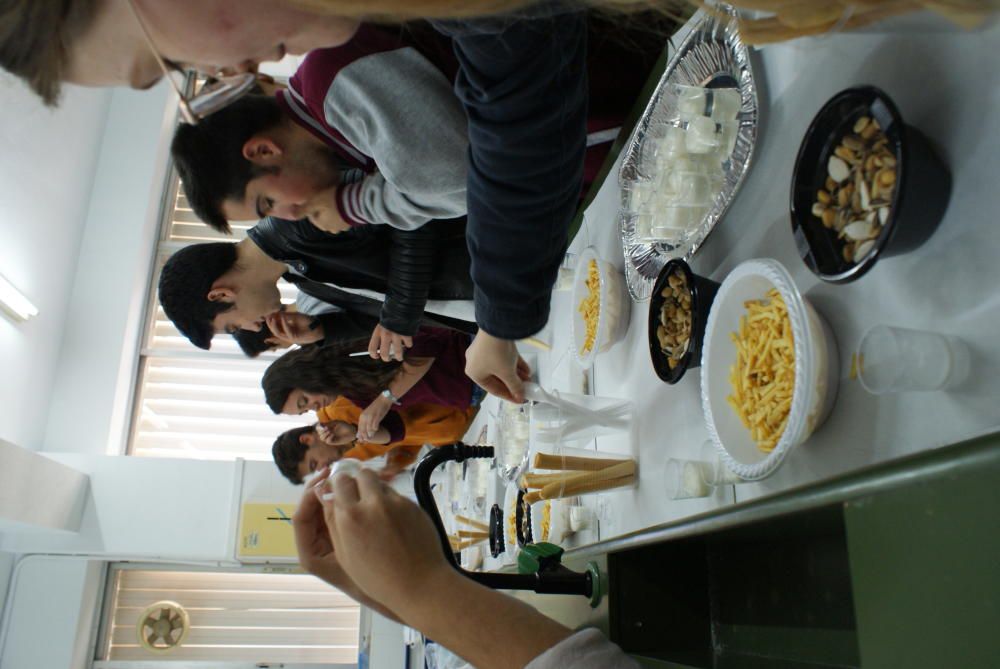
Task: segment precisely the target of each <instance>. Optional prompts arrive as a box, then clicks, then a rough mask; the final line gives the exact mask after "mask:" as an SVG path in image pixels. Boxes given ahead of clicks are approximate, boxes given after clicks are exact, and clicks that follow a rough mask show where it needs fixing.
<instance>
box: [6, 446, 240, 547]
mask: <svg viewBox="0 0 1000 669" xmlns="http://www.w3.org/2000/svg"><path fill="white" fill-rule="evenodd" d="M48 455H50V456H51V457H53V458H56V459H57V460H59V461H60V462H63V463H64V464H66V465H69V466H70V467H73V468H75V469H77V470H79V471H81V472H83V473H85V474H89V475H90V488H89V490H88V492H87V500H86V502H85V505H84V510H83V518H82V520H81V521H80V531H79V532H78V533H75V534H68V533H56V532H49V533H41V532H35V533H31V534H27V533H18V534H15V533H7V534H6V535H4V536H3V537H2V542H3V543H2V544H0V549H2V550H5V551H10V552H16V553H61V554H77V555H87V556H90V557H98V558H108V559H126V558H127V559H144V560H167V561H175V562H187V561H194V562H212V563H217V562H224V561H227V560H228V561H232V555H233V548H232V545H233V544H232V542H233V538H234V537H235V529H234V525H233V523H234V522H235V519H236V517H237V511H238V509H237V506H236V495H235V494H234V491H238V490H239V487H238V486H239V480H238V478H237V463H235V462H206V461H200V460H172V459H154V458H131V457H121V456H110V455H89V454H77V453H53V454H48Z"/></svg>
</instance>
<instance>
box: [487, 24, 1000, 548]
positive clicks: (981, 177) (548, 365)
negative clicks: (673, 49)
mask: <svg viewBox="0 0 1000 669" xmlns="http://www.w3.org/2000/svg"><path fill="white" fill-rule="evenodd" d="M678 42H679V40H678ZM998 62H1000V26H994V27H992V28H991V29H989V30H986V31H981V32H976V33H962V32H935V33H923V34H917V33H905V34H904V33H898V34H895V33H878V32H872V33H865V34H841V35H833V36H830V37H827V38H824V39H812V40H800V41H798V42H793V43H789V44H783V45H775V46H769V47H767V48H765V49H763V50H761V51H759V52H757V53H756V54H755V59H754V67H755V74H756V79H757V84H758V86H759V91H760V108H761V118H762V124H761V128H760V133H759V136H758V141H757V147H756V152H755V155H754V159H753V163H752V165H751V167H750V172H749V174H748V176H747V178H746V181H745V182H744V184H743V187H742V189H741V191H740V193H739V194H738V195H737V197H736V200H735V201H734V203H733V205H732V207H731V209H730V210H729V212H728V213H727V214H726V216H725V217H724V219H723V220H722V221H721V222H720V223H719V225H718V226H717V228H716V229H715V231H714V232H713V233H712V235H711V236H710V237H709V239H708V241H707V242H706V243H705V245H704V246H703V247H702V249H701V250H700V251H699V253H698V254H697V255H696V256H695V258H694V260H693V262H692V265H693V269H694V271H695V272H697V273H700V274H707V275H709V276H711V277H712V278H714V279H715V280H718V281H721V280H722V279H723V278H724V277H725V275H726V274H727V273H728V272H729V271H730V270H731V269H732V268H733V267H734V266H735V265H736V264H738V263H739V262H741V261H743V260H746V259H749V258H754V257H771V258H775V259H777V260H779V261H780V262H781V263H783V264H784V265H785V266H786V267H787V268H788V269H789V271H790V272H791V274H792V276H793V278H794V280H795V282H796V283H797V285H798V287H799V289H800V290H801V291H802V292H803V294H805V295H806V296H807V298H808V299H809V300H811V301H812V303H813V304H814V306H815V307H816V308H817V310H818V311H820V313H822V314H823V315H824V316H825V317H826V319H827V320H828V321H829V322H830V323H831V325H832V327H833V330H834V334H835V336H836V338H837V341H838V349H839V354H840V367H841V370H842V374H841V384H840V389H839V392H838V396H837V400H836V404H835V406H834V408H833V412H832V413H831V415H830V417H829V419H828V420H827V421H826V423H825V424H824V425H823V426H821V427H820V428H819V430H817V432H816V433H815V434H814V435H813V436H812V437H811V438H810V439H809V440H808V441H807V442H806V443H805V444H803V445H802V446H800V447H799V448H797V449H796V450H794V451H793V452H791V453H790V454H789V456H788V458H787V459H786V461H785V463H784V464H783V465H782V466H781V468H779V469H778V471H777V472H775V473H774V474H773V475H772V476H771V477H770V478H768V479H765V480H764V481H761V482H759V483H745V484H741V485H739V486H735V487H734V488H732V487H729V488H723V489H720V490H717V491H716V493H715V494H714V495H713V496H711V497H708V498H703V499H694V500H681V501H672V500H668V499H666V496H665V495H664V492H663V483H662V482H663V470H664V463H665V462H666V460H667V459H668V458H670V457H680V458H696V457H697V455H698V450H699V447H700V446H701V444H702V443H703V442H704V441H705V440H706V439H708V431H707V429H706V427H705V425H704V421H703V417H702V411H701V402H700V397H699V387H700V376H699V373H698V371H699V370H693V371H692V372H689V373H688V374H687V375H686V376H685V378H684V379H683V380H682V381H681V382H680V383H679V384H677V385H676V386H668V385H666V384H663V383H662V382H660V381H659V380H658V379H657V377H656V376H655V374H654V373H653V370H652V367H651V365H650V362H649V354H648V349H647V344H646V318H647V310H648V303H638V304H633V308H632V316H631V324H630V327H629V331H628V333H627V335H626V338H625V339H624V341H623V342H621V343H620V344H618V345H617V346H615V347H614V348H613V349H611V350H610V351H608V352H607V353H604V354H602V355H600V356H598V358H597V360H596V363H595V365H594V367H593V370H591V373H592V380H593V392H594V394H596V395H600V396H610V397H623V398H628V399H630V400H632V401H633V402H634V403H635V405H636V415H637V443H636V445H634V447H636V448H637V451H636V454H637V455H638V458H639V466H640V484H639V486H638V488H637V489H634V490H621V491H611V492H607V493H602V494H599V495H591V496H588V497H586V498H585V499H586V500H587V503H588V505H592V506H594V508H595V509H596V510H597V511H598V512H599V515H600V517H601V526H600V538H601V539H609V538H612V537H616V536H621V535H623V534H627V533H631V532H635V531H639V530H643V529H646V528H649V527H651V526H654V525H659V524H662V523H665V522H669V521H672V520H676V519H680V518H683V517H686V516H690V515H693V514H697V513H701V512H706V511H710V510H712V509H714V508H717V507H719V506H720V505H725V504H729V503H732V502H733V501H734V500H735V501H744V500H749V499H754V498H757V497H761V496H764V495H769V494H773V493H776V492H779V491H783V490H787V489H789V488H792V487H796V486H800V485H806V484H810V483H813V482H816V481H819V480H822V479H826V478H829V477H832V476H835V475H837V474H840V473H843V472H846V471H850V470H854V469H858V468H861V467H865V466H867V465H871V464H874V463H878V462H883V461H886V460H890V459H895V458H898V457H901V456H904V455H907V454H910V453H914V452H917V451H921V450H925V449H930V448H936V447H940V446H944V445H948V444H952V443H955V442H957V441H960V440H963V439H965V438H967V437H972V436H975V435H978V434H983V433H987V432H993V431H996V430H998V429H1000V176H998V175H1000V75H998V68H997V63H998ZM859 84H873V85H876V86H879V87H880V88H882V89H883V90H885V91H886V92H887V93H888V94H889V95H890V96H891V97H892V98H893V99H894V100H895V102H896V104H897V106H898V107H899V109H900V111H901V113H902V115H903V118H904V120H905V121H906V122H907V123H909V124H911V125H914V126H916V127H917V128H919V129H921V130H922V131H923V132H924V133H925V134H926V135H928V136H929V137H930V138H931V139H932V141H934V142H935V143H936V145H937V148H938V149H939V151H940V154H941V155H942V157H943V158H944V160H945V162H946V163H947V164H948V165H949V166H950V168H951V171H952V175H953V181H954V183H953V189H952V196H951V203H950V205H949V208H948V211H947V213H946V215H945V218H944V220H943V221H942V223H941V225H940V227H939V228H938V230H937V232H936V233H935V234H934V236H933V237H932V238H931V239H930V240H929V241H928V242H927V243H925V244H924V245H923V246H922V247H921V248H919V249H917V250H915V251H912V252H910V253H908V254H906V255H903V256H897V257H892V258H883V259H881V260H880V261H879V262H878V264H877V265H876V266H875V268H874V269H873V270H872V271H871V272H869V273H868V274H867V275H866V276H864V277H863V278H862V279H860V280H859V281H857V282H855V283H852V284H848V285H843V286H834V285H829V284H825V283H823V282H821V281H820V280H819V279H817V278H816V277H815V276H814V275H813V274H812V273H810V272H809V270H808V269H807V268H806V266H805V265H804V263H803V262H802V261H801V260H800V259H799V257H798V254H797V253H796V251H795V247H794V243H793V240H792V235H791V228H790V223H789V216H788V199H789V188H790V182H791V173H792V167H793V163H794V160H795V155H796V151H797V149H798V146H799V142H800V140H801V138H802V136H803V134H804V132H805V130H806V127H807V125H808V123H809V121H810V120H811V119H812V117H813V116H814V114H815V113H816V112H817V111H818V110H819V108H820V107H821V106H822V105H823V103H824V102H826V100H827V99H829V98H830V97H832V96H833V95H834V94H835V93H836V92H838V91H839V90H841V89H843V88H847V87H849V86H853V85H859ZM611 175H612V176H611V177H610V178H609V179H608V181H607V183H605V184H604V186H603V187H602V189H601V191H600V192H599V194H598V196H597V198H596V199H595V200H594V202H593V203H592V205H591V206H590V207H589V208H588V210H587V211H586V213H585V223H584V227H583V229H582V230H581V233H580V234H579V235H578V236H577V238H576V239H575V240H574V243H573V245H572V246H571V248H570V251H571V252H574V251H579V250H580V249H581V248H582V247H583V246H585V245H587V244H591V245H593V246H595V247H596V248H597V250H598V252H599V253H600V255H602V256H603V257H604V258H605V259H607V260H610V261H611V262H613V263H615V264H617V265H618V266H619V267H621V266H622V263H623V256H622V251H621V243H620V239H619V235H618V230H617V219H616V209H617V205H618V194H617V166H616V168H615V169H614V170H613V171H612V173H611ZM570 300H571V298H570V295H569V294H568V293H565V292H562V293H555V294H554V296H553V309H552V318H551V320H550V325H549V327H548V328H547V331H546V332H544V333H543V336H547V337H548V338H549V339H550V340H551V342H552V344H553V351H552V352H551V353H548V354H540V355H539V356H538V367H539V373H540V378H541V379H542V382H543V384H545V385H547V386H550V387H555V388H560V389H563V390H572V391H578V390H579V377H578V376H575V375H574V374H573V373H572V371H571V369H572V366H573V365H574V364H575V363H574V362H573V361H572V359H571V356H570V354H569V353H568V346H569V322H570V316H571V314H572V311H571V310H572V309H573V308H574V305H572V304H570ZM876 323H888V324H893V325H901V326H907V327H915V328H926V329H930V330H937V331H941V332H948V333H954V334H958V335H960V336H961V337H962V338H963V339H964V340H965V341H966V342H967V343H968V344H969V346H970V349H971V351H972V353H973V356H974V367H973V372H972V376H971V378H970V380H969V381H968V382H967V383H966V384H965V385H964V386H963V387H961V388H959V389H957V390H954V391H949V392H932V393H908V394H900V395H888V396H880V397H876V396H873V395H870V394H868V393H867V392H866V391H865V390H864V389H863V388H861V386H860V384H859V383H858V382H857V381H855V380H850V379H848V369H849V365H850V359H851V352H852V351H853V349H854V347H855V346H856V345H857V342H858V340H859V339H860V336H861V333H862V332H863V331H864V330H865V329H867V328H868V327H869V326H871V325H874V324H876ZM491 401H494V400H491ZM592 447H594V448H599V449H600V450H604V451H612V452H621V453H624V452H628V451H629V449H630V445H629V442H628V440H627V439H622V438H599V439H598V440H597V444H596V445H595V446H592Z"/></svg>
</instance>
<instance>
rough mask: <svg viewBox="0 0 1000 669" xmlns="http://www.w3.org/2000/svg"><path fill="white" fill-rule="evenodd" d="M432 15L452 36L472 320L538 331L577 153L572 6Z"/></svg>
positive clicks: (583, 84) (572, 205) (578, 166)
mask: <svg viewBox="0 0 1000 669" xmlns="http://www.w3.org/2000/svg"><path fill="white" fill-rule="evenodd" d="M542 13H543V14H545V13H549V14H551V15H547V16H533V17H531V18H511V17H506V18H487V19H474V20H467V21H438V22H435V24H434V25H435V27H436V28H437V29H438V30H439V31H441V32H442V33H444V34H447V35H449V36H451V37H452V39H453V40H454V49H455V55H456V57H457V58H458V61H459V71H458V75H457V77H456V80H455V93H456V95H458V97H459V99H460V100H461V101H462V104H463V105H464V106H465V110H466V113H467V115H468V119H469V181H468V201H469V212H468V224H467V228H466V237H467V241H468V245H469V253H470V255H471V258H472V264H471V273H472V280H473V282H474V284H475V301H476V321H477V322H478V324H479V327H480V328H482V329H484V330H486V332H488V333H490V334H492V335H494V336H497V337H502V338H504V339H520V338H523V337H527V336H530V335H532V334H534V333H535V332H537V331H538V330H540V329H541V328H542V327H544V326H545V323H546V321H548V317H549V302H550V296H551V292H552V286H553V284H554V283H555V279H556V274H557V273H558V269H559V265H560V263H561V262H562V259H563V256H564V255H565V252H566V244H567V229H568V227H569V224H570V222H571V220H572V218H573V214H574V212H575V210H576V207H577V202H578V198H579V195H580V188H581V183H582V179H583V162H584V160H583V157H584V151H585V150H586V140H587V127H586V112H587V74H586V25H585V15H584V13H583V12H582V11H573V12H559V11H557V12H551V10H550V11H549V12H546V11H545V10H543V11H542Z"/></svg>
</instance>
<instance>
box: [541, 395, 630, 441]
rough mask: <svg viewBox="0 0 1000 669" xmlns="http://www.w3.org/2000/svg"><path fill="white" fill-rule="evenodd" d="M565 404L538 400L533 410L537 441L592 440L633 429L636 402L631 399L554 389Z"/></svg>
mask: <svg viewBox="0 0 1000 669" xmlns="http://www.w3.org/2000/svg"><path fill="white" fill-rule="evenodd" d="M552 393H553V395H555V396H557V397H558V398H559V400H561V401H563V402H565V404H564V405H562V406H556V405H554V404H548V403H545V402H535V403H533V404H532V405H531V409H530V431H531V441H532V443H533V444H561V443H570V442H581V441H590V440H592V439H593V438H594V437H599V436H602V435H611V434H620V433H622V432H628V430H629V429H631V424H632V417H633V405H632V402H630V401H629V400H623V399H618V398H612V397H595V396H592V395H580V394H575V393H560V392H558V391H552Z"/></svg>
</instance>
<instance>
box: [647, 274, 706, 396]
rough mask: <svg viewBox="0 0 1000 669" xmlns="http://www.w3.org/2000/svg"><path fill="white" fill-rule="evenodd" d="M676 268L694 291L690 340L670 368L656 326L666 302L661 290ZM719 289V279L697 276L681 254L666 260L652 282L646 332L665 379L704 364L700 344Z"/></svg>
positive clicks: (676, 377) (678, 377)
mask: <svg viewBox="0 0 1000 669" xmlns="http://www.w3.org/2000/svg"><path fill="white" fill-rule="evenodd" d="M675 271H680V272H681V273H682V274H683V275H684V277H685V278H686V279H687V286H688V290H690V291H691V343H690V344H689V345H688V350H687V353H685V354H684V356H683V357H682V358H681V360H680V362H679V363H678V365H677V366H676V367H674V368H673V369H670V365H669V364H667V354H666V353H664V352H663V351H662V350H661V349H660V342H659V340H658V339H657V338H656V328H657V326H658V325H659V324H660V308H661V307H662V306H663V297H662V296H661V295H660V291H662V290H663V287H664V286H665V285H667V278H668V277H669V276H670V275H671V274H673V273H674V272H675ZM718 291H719V284H718V282H716V281H712V280H711V279H706V278H705V277H701V276H698V275H697V274H695V273H694V272H692V271H691V267H689V266H688V264H687V263H686V262H684V261H683V260H681V259H680V258H674V259H673V260H669V261H667V264H666V265H664V266H663V269H661V270H660V275H659V276H657V277H656V283H655V284H653V293H652V297H650V298H649V319H648V324H649V325H648V328H647V334H648V337H649V358H650V360H652V362H653V370H654V371H655V372H656V375H657V376H658V377H660V379H662V380H663V381H666V382H667V383H677V382H678V381H680V380H681V377H683V376H684V372H686V371H687V370H688V369H689V368H693V367H698V366H700V365H701V344H702V341H703V340H704V339H705V322H706V321H707V320H708V312H709V311H710V310H711V308H712V301H713V300H715V294H716V293H717V292H718Z"/></svg>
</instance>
